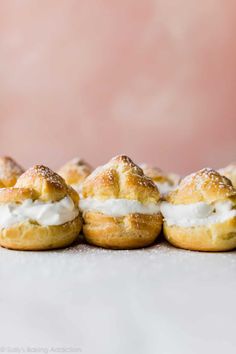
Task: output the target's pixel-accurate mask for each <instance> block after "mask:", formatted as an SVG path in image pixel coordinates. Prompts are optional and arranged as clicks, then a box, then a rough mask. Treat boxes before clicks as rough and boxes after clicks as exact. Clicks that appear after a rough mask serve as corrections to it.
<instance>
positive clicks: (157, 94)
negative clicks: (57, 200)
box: [0, 0, 236, 173]
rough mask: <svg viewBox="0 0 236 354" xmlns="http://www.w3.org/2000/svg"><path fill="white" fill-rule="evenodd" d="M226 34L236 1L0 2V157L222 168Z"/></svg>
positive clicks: (231, 134) (226, 132)
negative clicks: (114, 159)
mask: <svg viewBox="0 0 236 354" xmlns="http://www.w3.org/2000/svg"><path fill="white" fill-rule="evenodd" d="M235 33H236V3H235V1H234V0H232V1H230V0H227V1H224V0H222V1H216V0H199V1H195V0H174V1H171V0H152V1H151V0H142V1H139V0H106V1H105V0H104V1H102V0H101V1H100V0H94V1H92V0H10V1H9V0H0V119H1V122H0V123H1V124H0V152H1V154H2V155H3V154H8V155H12V156H13V157H15V158H16V159H17V160H18V161H19V162H21V163H22V164H23V165H25V166H26V167H27V166H29V165H32V164H34V163H44V164H46V165H49V166H51V167H52V168H57V167H59V166H60V164H62V163H64V162H65V161H66V160H67V159H69V158H71V157H73V156H75V155H80V156H83V157H84V158H86V159H87V160H88V161H89V162H91V163H92V164H94V165H97V164H101V163H104V162H105V161H106V160H108V159H109V158H110V157H111V156H113V155H115V154H118V153H126V154H128V155H130V156H131V157H132V158H133V159H134V160H135V161H137V162H139V161H141V162H143V161H146V162H151V163H155V164H156V165H159V166H160V167H162V168H164V169H166V170H172V171H176V172H180V173H185V172H189V171H190V170H193V169H194V170H195V169H198V168H200V167H203V166H206V165H207V166H213V167H220V166H222V165H225V164H228V163H229V162H230V161H231V160H234V159H235V157H236V156H235V155H236V154H235V149H236V139H235V128H236V120H235V114H236V41H235Z"/></svg>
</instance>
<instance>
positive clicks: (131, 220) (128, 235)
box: [83, 212, 162, 249]
mask: <svg viewBox="0 0 236 354" xmlns="http://www.w3.org/2000/svg"><path fill="white" fill-rule="evenodd" d="M83 217H84V222H85V223H84V226H83V233H84V236H85V238H86V240H87V241H88V242H89V243H90V244H93V245H96V246H100V247H104V248H112V249H132V248H141V247H145V246H149V245H151V244H152V243H153V242H154V241H155V239H156V238H157V236H158V235H159V234H160V232H161V229H162V215H161V214H160V213H158V214H154V215H146V214H129V215H126V216H122V217H112V216H108V215H104V214H102V213H99V212H86V213H84V215H83Z"/></svg>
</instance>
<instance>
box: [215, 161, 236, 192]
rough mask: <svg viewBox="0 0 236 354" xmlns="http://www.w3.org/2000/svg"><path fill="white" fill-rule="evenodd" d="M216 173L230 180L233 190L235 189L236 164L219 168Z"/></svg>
mask: <svg viewBox="0 0 236 354" xmlns="http://www.w3.org/2000/svg"><path fill="white" fill-rule="evenodd" d="M218 172H219V173H220V174H221V175H223V176H225V177H227V178H228V179H230V181H231V182H232V185H233V186H234V188H236V164H233V163H232V164H230V165H228V166H226V167H224V168H220V169H219V170H218Z"/></svg>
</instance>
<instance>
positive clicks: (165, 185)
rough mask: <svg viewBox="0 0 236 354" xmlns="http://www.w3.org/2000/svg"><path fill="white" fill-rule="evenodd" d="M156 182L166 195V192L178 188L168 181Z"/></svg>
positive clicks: (160, 190)
mask: <svg viewBox="0 0 236 354" xmlns="http://www.w3.org/2000/svg"><path fill="white" fill-rule="evenodd" d="M154 183H155V185H156V186H157V188H158V190H159V192H160V194H162V195H165V194H167V193H169V192H171V191H173V190H174V189H175V188H176V186H171V185H170V184H169V183H168V182H163V183H160V182H154Z"/></svg>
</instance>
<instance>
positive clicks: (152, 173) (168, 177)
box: [140, 164, 180, 197]
mask: <svg viewBox="0 0 236 354" xmlns="http://www.w3.org/2000/svg"><path fill="white" fill-rule="evenodd" d="M140 167H141V168H142V170H143V172H144V174H145V175H146V176H148V177H149V178H151V179H152V180H153V182H154V183H155V185H156V186H157V188H158V189H159V192H160V193H161V196H162V197H165V195H166V194H168V193H169V192H171V191H172V190H174V189H175V188H176V186H177V185H178V183H179V181H180V176H178V175H177V174H174V173H165V172H163V171H162V170H161V169H160V168H158V167H151V166H149V165H147V164H141V165H140Z"/></svg>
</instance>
